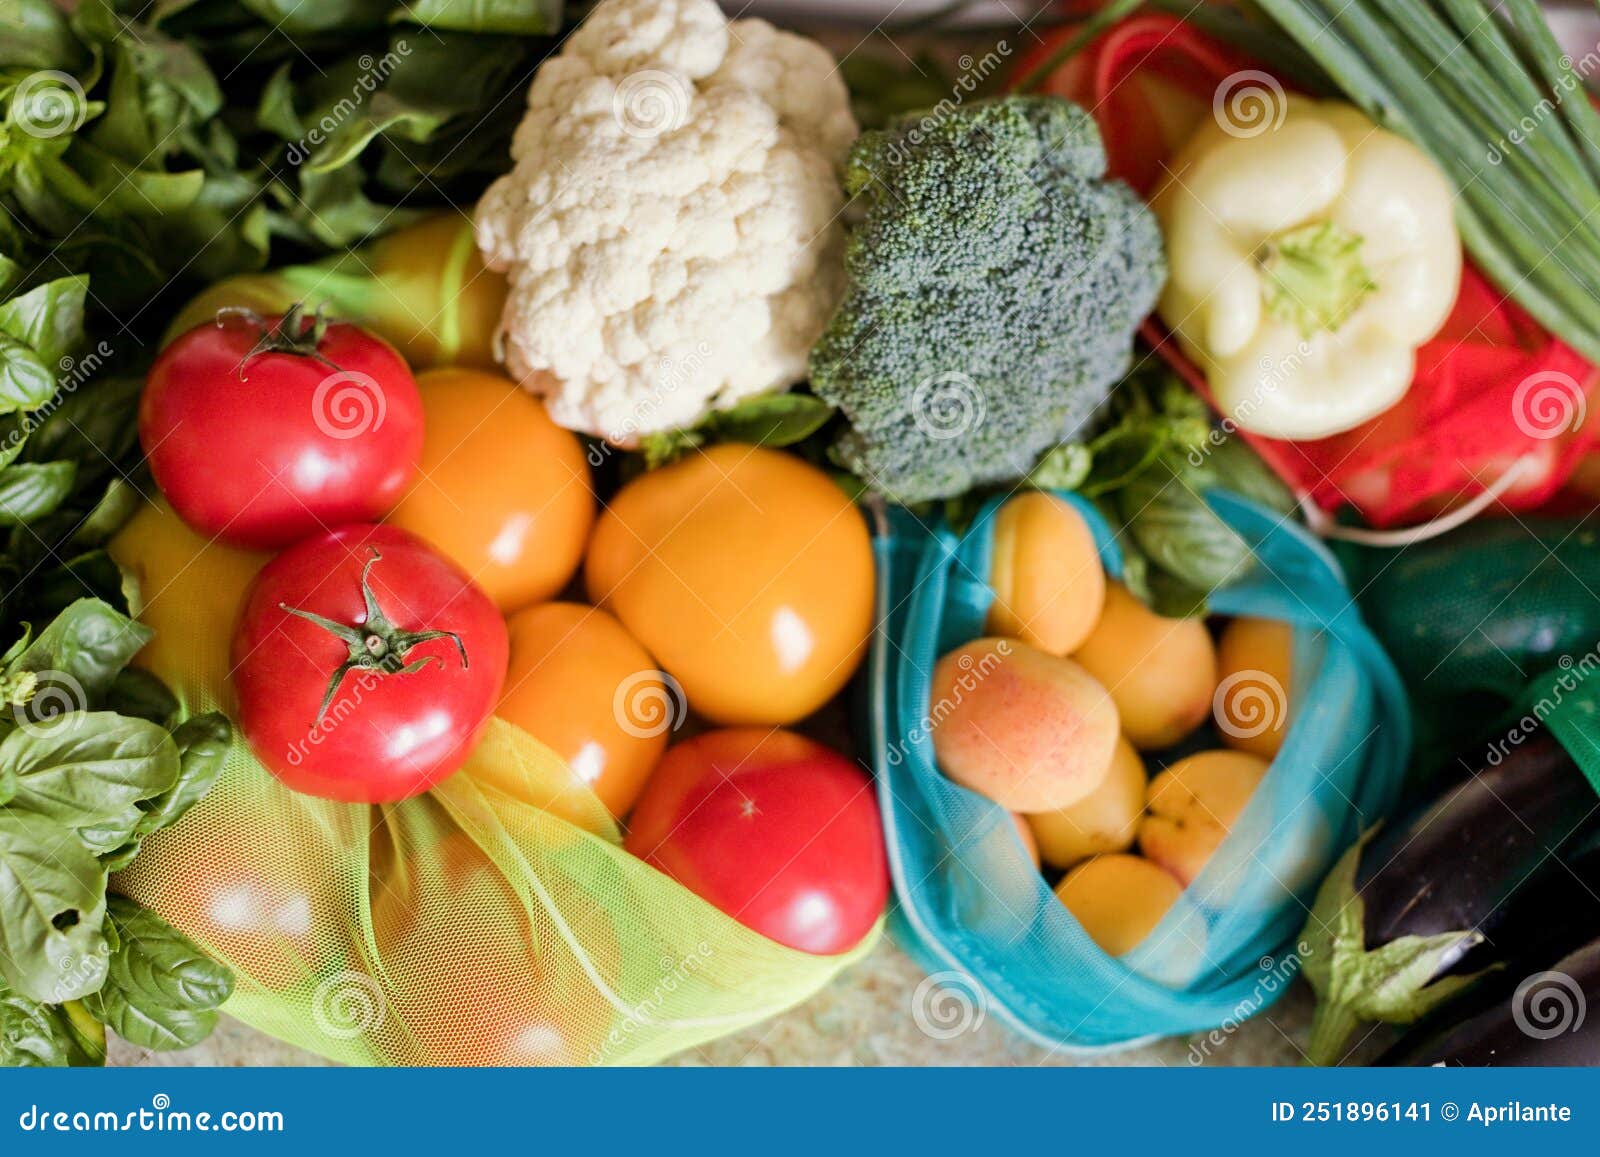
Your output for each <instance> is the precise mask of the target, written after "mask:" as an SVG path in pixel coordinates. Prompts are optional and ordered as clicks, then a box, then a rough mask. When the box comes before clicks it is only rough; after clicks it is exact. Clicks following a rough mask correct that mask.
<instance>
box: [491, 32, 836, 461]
mask: <svg viewBox="0 0 1600 1157" xmlns="http://www.w3.org/2000/svg"><path fill="white" fill-rule="evenodd" d="M856 132H857V130H856V124H855V119H854V117H853V116H852V115H851V112H850V103H849V97H848V95H847V93H846V91H845V86H844V82H843V80H841V79H840V77H839V75H838V73H837V70H836V69H835V66H834V61H833V58H832V57H831V56H830V55H829V54H828V52H827V51H826V50H825V49H823V48H822V47H821V46H820V45H818V44H816V43H815V42H813V41H811V40H807V39H806V38H804V37H802V36H797V35H794V34H792V33H788V32H781V31H779V30H778V29H775V28H773V27H772V26H771V25H770V24H767V23H766V22H765V21H761V20H737V21H733V22H731V23H730V22H729V21H728V20H727V19H726V18H725V17H724V16H723V14H722V11H721V9H719V8H718V7H717V5H716V3H715V2H714V0H603V2H602V3H601V4H599V5H597V6H596V7H595V9H594V11H593V12H592V13H591V14H590V15H589V18H588V19H587V20H586V21H584V23H583V25H582V26H581V27H580V28H579V29H578V30H577V31H576V32H574V33H573V35H572V36H571V37H570V38H569V39H568V41H567V43H566V45H565V47H564V48H563V49H562V51H561V52H560V54H559V55H557V56H555V57H552V58H551V59H550V60H548V61H546V62H545V63H544V64H543V65H542V66H541V68H540V70H539V73H538V75H537V76H536V77H535V79H534V82H533V85H532V87H531V88H530V89H529V91H528V109H527V113H526V115H525V116H524V118H523V120H522V123H521V124H520V125H519V126H518V128H517V131H516V135H515V137H514V138H513V141H512V149H511V153H512V158H513V160H514V162H515V166H514V168H513V169H512V171H511V172H510V173H508V174H506V175H505V176H503V177H501V178H500V179H498V180H497V181H495V183H494V184H493V185H491V186H490V187H489V190H488V192H487V193H485V195H484V197H483V199H482V200H481V201H480V202H479V204H478V209H477V216H476V229H477V239H478V245H479V248H480V249H481V250H482V251H483V254H484V261H485V263H486V264H487V265H488V266H489V268H491V269H495V270H499V271H502V272H504V273H505V274H506V275H507V277H508V279H509V281H510V292H509V295H508V297H507V299H506V305H505V310H504V313H503V314H502V316H501V321H500V329H499V335H498V340H499V342H500V349H501V352H502V354H503V356H504V359H505V361H506V364H507V365H508V366H509V368H510V369H511V371H512V372H513V373H514V374H516V375H517V376H518V377H519V378H520V379H521V380H522V381H523V382H524V384H525V385H527V386H528V388H530V389H532V390H534V391H536V392H538V393H541V394H543V395H544V397H545V400H546V405H547V407H548V408H549V411H550V415H551V417H552V418H554V419H555V420H556V421H557V422H559V423H561V424H562V425H564V426H567V427H568V428H570V429H574V430H581V431H584V432H585V433H589V434H593V435H596V436H599V437H602V438H605V439H607V440H608V441H610V442H613V443H615V444H618V445H623V446H628V445H633V444H635V443H636V442H637V441H638V439H639V438H640V437H641V436H642V435H645V434H650V433H655V432H659V431H663V430H672V429H678V428H681V427H685V426H692V425H694V424H696V423H697V422H698V421H699V420H700V419H702V418H703V417H705V416H706V415H707V414H708V413H710V412H711V411H713V410H717V409H724V408H726V407H728V406H731V405H733V404H735V403H737V402H739V401H741V400H743V399H745V398H749V397H753V396H756V395H759V394H763V393H770V392H773V391H777V390H782V389H786V388H788V387H789V386H791V385H793V384H794V383H796V382H798V381H800V380H802V379H803V378H804V377H805V375H806V360H807V355H808V353H809V351H810V348H811V345H812V343H813V342H814V341H815V340H816V338H817V336H818V334H820V333H821V332H822V328H823V326H824V325H825V324H826V323H827V321H828V318H829V316H830V315H831V314H832V312H833V309H834V306H835V305H837V304H838V301H839V298H840V296H841V294H842V293H843V289H844V272H843V257H842V254H843V241H844V235H843V228H842V225H841V223H840V212H841V210H842V209H843V206H844V193H843V190H842V188H841V185H840V180H839V175H838V174H839V171H840V169H841V167H842V165H843V162H844V158H845V156H846V154H847V153H848V151H849V148H850V144H851V142H852V141H853V140H854V139H855V136H856Z"/></svg>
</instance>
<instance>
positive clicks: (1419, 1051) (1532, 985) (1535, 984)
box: [1373, 938, 1600, 1067]
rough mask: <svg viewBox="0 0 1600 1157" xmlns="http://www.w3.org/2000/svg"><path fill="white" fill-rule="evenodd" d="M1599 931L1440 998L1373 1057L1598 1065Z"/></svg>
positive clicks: (1382, 1060)
mask: <svg viewBox="0 0 1600 1157" xmlns="http://www.w3.org/2000/svg"><path fill="white" fill-rule="evenodd" d="M1597 1001H1600V938H1597V939H1594V940H1591V941H1589V943H1587V944H1585V945H1584V946H1583V947H1581V948H1578V949H1577V950H1575V951H1573V952H1569V953H1568V954H1567V955H1565V956H1563V957H1561V958H1560V959H1559V960H1557V961H1556V962H1555V963H1554V964H1552V965H1550V966H1549V967H1548V968H1543V969H1539V970H1538V971H1536V972H1533V973H1530V974H1527V975H1520V974H1507V975H1506V976H1504V977H1496V978H1495V981H1494V982H1486V983H1485V984H1483V985H1481V986H1480V987H1479V988H1477V989H1476V990H1474V991H1473V992H1472V993H1471V994H1469V995H1468V996H1466V997H1464V998H1462V1000H1460V1001H1458V1002H1455V1003H1453V1004H1450V1005H1447V1006H1446V1007H1445V1009H1444V1010H1442V1012H1441V1013H1440V1014H1437V1015H1435V1016H1434V1017H1431V1018H1429V1020H1427V1021H1425V1022H1424V1023H1423V1024H1421V1025H1419V1026H1418V1027H1417V1028H1416V1029H1415V1030H1414V1031H1413V1032H1411V1033H1408V1034H1407V1035H1406V1036H1405V1037H1403V1038H1402V1039H1401V1040H1400V1042H1399V1043H1398V1044H1396V1045H1395V1046H1394V1047H1393V1048H1391V1049H1390V1050H1389V1051H1388V1052H1386V1053H1384V1054H1383V1055H1382V1056H1381V1057H1379V1058H1378V1059H1377V1060H1376V1061H1375V1062H1373V1063H1374V1064H1378V1065H1419V1066H1420V1065H1469V1066H1477V1067H1501V1066H1540V1067H1549V1066H1554V1065H1570V1066H1585V1067H1588V1066H1593V1065H1600V1013H1597V1014H1596V1015H1594V1016H1590V1015H1588V1014H1589V1012H1590V1010H1591V1006H1593V1005H1595V1004H1596V1002H1597Z"/></svg>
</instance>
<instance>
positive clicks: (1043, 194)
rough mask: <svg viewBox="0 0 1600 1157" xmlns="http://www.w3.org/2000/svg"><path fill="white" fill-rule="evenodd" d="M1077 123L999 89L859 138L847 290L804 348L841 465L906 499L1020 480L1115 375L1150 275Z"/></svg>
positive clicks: (1159, 272)
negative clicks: (826, 405)
mask: <svg viewBox="0 0 1600 1157" xmlns="http://www.w3.org/2000/svg"><path fill="white" fill-rule="evenodd" d="M1105 171H1106V155H1105V149H1104V146H1103V145H1102V144H1101V141H1100V134H1099V131H1098V130H1097V129H1096V128H1095V124H1094V121H1093V120H1092V119H1090V117H1089V115H1088V114H1087V113H1086V112H1084V111H1083V110H1082V109H1080V108H1078V107H1077V106H1076V105H1073V104H1070V103H1068V102H1067V101H1063V100H1059V99H1057V98H1055V97H1033V96H1011V97H1003V98H999V99H996V100H987V101H979V102H974V103H972V104H967V105H964V106H958V107H953V108H948V109H946V108H938V109H933V110H930V111H928V112H925V113H919V114H912V115H910V116H906V117H901V118H900V119H899V120H897V121H896V122H894V123H893V124H891V125H890V126H889V127H887V128H885V129H880V130H876V131H873V132H868V133H864V134H863V135H862V136H861V138H860V139H859V140H858V141H857V142H856V145H855V147H854V148H853V149H852V150H851V153H850V159H849V163H848V169H847V171H846V174H845V187H846V190H847V192H849V193H850V194H851V196H852V197H854V198H855V205H856V206H857V209H858V211H859V212H860V214H861V219H860V223H859V224H857V225H856V226H855V227H854V228H853V229H852V230H851V232H850V237H849V242H848V246H847V249H846V254H845V269H846V273H847V274H848V278H849V284H848V288H847V289H846V292H845V295H844V298H843V300H842V301H841V302H840V305H839V308H838V310H837V312H836V313H835V314H834V316H833V318H832V320H831V321H830V322H829V323H828V326H827V328H826V329H825V330H824V331H823V334H822V337H821V339H820V340H819V341H818V343H817V344H816V346H815V347H814V348H813V350H812V352H811V367H810V368H811V384H812V388H813V389H814V390H815V391H816V392H817V393H818V394H819V395H821V396H822V397H823V398H825V399H826V400H828V401H829V402H832V403H833V404H834V405H836V406H838V407H839V408H840V410H841V411H842V412H843V413H844V415H845V416H846V418H847V419H848V420H849V424H850V429H849V430H848V432H847V433H845V434H844V435H843V436H842V437H841V439H840V441H839V442H838V443H837V445H836V446H835V452H836V454H837V455H838V456H839V458H840V460H841V461H842V462H843V464H844V465H846V466H847V467H849V468H850V469H851V470H853V471H855V472H856V473H857V474H859V475H861V476H862V477H863V478H864V479H866V480H867V482H868V483H869V484H870V485H871V486H872V487H873V488H874V489H877V490H879V491H880V492H882V493H884V494H885V495H887V496H888V497H890V498H891V499H893V500H895V501H898V502H904V503H911V502H921V501H926V500H929V499H936V498H946V497H950V496H953V495H956V494H960V493H962V492H964V491H967V490H970V489H972V488H973V487H975V486H978V485H981V484H985V483H993V482H1001V481H1005V480H1007V479H1013V478H1017V477H1020V476H1021V475H1023V474H1025V473H1026V472H1027V471H1028V469H1029V468H1030V467H1031V466H1032V465H1033V463H1034V461H1035V460H1036V459H1037V458H1038V456H1039V454H1040V453H1041V451H1043V450H1045V449H1046V448H1047V447H1050V446H1053V445H1055V444H1057V443H1058V442H1061V441H1062V440H1064V439H1067V438H1070V437H1072V436H1073V435H1074V434H1075V433H1077V432H1078V431H1079V430H1080V429H1081V428H1082V427H1083V426H1084V425H1085V423H1087V421H1088V420H1089V419H1090V417H1091V416H1092V415H1093V413H1094V411H1095V410H1096V408H1097V407H1098V406H1099V405H1100V403H1101V402H1102V401H1104V400H1105V397H1106V394H1107V393H1108V392H1109V390H1110V388H1111V386H1112V384H1113V383H1114V382H1115V381H1116V380H1117V379H1118V378H1119V377H1120V376H1121V375H1122V374H1123V373H1124V372H1125V371H1126V370H1127V368H1128V364H1129V361H1130V358H1131V354H1132V343H1133V333H1134V329H1135V328H1136V327H1137V326H1138V324H1139V323H1140V321H1141V320H1143V319H1144V317H1145V316H1146V315H1148V314H1149V312H1150V310H1151V309H1153V308H1154V306H1155V302H1156V297H1157V294H1158V293H1159V292H1160V289H1161V284H1162V282H1163V281H1164V280H1165V278H1166V261H1165V258H1164V257H1163V254H1162V245H1161V234H1160V231H1159V229H1158V228H1157V226H1156V222H1155V218H1154V217H1153V216H1152V215H1151V213H1150V211H1149V209H1147V208H1146V207H1145V205H1144V204H1143V203H1142V202H1141V201H1140V200H1139V199H1138V197H1136V196H1135V195H1134V194H1133V192H1132V191H1131V190H1130V189H1128V188H1127V187H1126V186H1125V185H1122V184H1121V183H1119V182H1115V181H1107V180H1103V179H1102V178H1103V177H1104V176H1105Z"/></svg>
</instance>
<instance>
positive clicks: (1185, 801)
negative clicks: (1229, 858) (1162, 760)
mask: <svg viewBox="0 0 1600 1157" xmlns="http://www.w3.org/2000/svg"><path fill="white" fill-rule="evenodd" d="M1267 767H1268V764H1267V761H1266V760H1264V759H1262V758H1261V757H1260V756H1256V755H1250V754H1248V753H1247V752H1243V751H1202V752H1199V753H1197V754H1195V755H1191V756H1189V757H1188V758H1187V759H1180V760H1179V761H1178V762H1177V763H1174V764H1173V765H1172V766H1171V767H1169V768H1167V769H1166V770H1165V771H1163V772H1162V773H1161V774H1160V775H1158V776H1156V777H1155V778H1154V779H1152V780H1151V781H1150V791H1149V794H1148V796H1147V798H1146V801H1145V803H1146V807H1147V808H1148V809H1149V812H1150V814H1149V815H1148V816H1146V817H1145V819H1144V822H1143V823H1141V824H1140V825H1139V850H1140V851H1141V852H1143V853H1144V854H1145V855H1146V856H1148V857H1149V858H1150V860H1151V861H1152V862H1153V863H1156V864H1159V865H1160V866H1161V867H1163V868H1165V869H1166V870H1167V871H1169V872H1171V873H1172V874H1173V875H1174V876H1176V877H1177V878H1178V879H1179V880H1180V881H1181V882H1182V883H1184V884H1185V885H1187V884H1190V883H1193V882H1194V878H1195V877H1196V876H1198V875H1199V874H1200V870H1201V869H1202V868H1204V867H1205V866H1206V861H1208V860H1209V859H1211V856H1212V854H1213V853H1215V852H1216V850H1217V848H1218V847H1219V846H1220V845H1221V843H1222V841H1223V840H1224V839H1226V838H1227V835H1228V831H1229V829H1231V828H1232V827H1233V824H1234V821H1236V820H1237V819H1238V818H1239V815H1240V813H1241V812H1243V811H1244V809H1245V805H1246V804H1248V803H1249V802H1250V797H1251V796H1253V795H1254V794H1255V792H1256V788H1257V787H1259V786H1260V785H1261V780H1262V778H1263V777H1264V776H1265V775H1266V774H1267Z"/></svg>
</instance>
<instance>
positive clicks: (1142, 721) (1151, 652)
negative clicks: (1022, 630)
mask: <svg viewBox="0 0 1600 1157" xmlns="http://www.w3.org/2000/svg"><path fill="white" fill-rule="evenodd" d="M1072 657H1073V658H1074V659H1075V660H1077V662H1078V663H1079V664H1081V665H1082V666H1083V669H1084V670H1086V671H1088V672H1089V674H1091V675H1093V676H1094V677H1095V678H1096V679H1098V680H1099V681H1100V682H1101V684H1103V685H1104V687H1105V689H1106V690H1107V691H1109V692H1110V693H1111V698H1112V700H1113V701H1114V702H1115V703H1116V705H1117V712H1118V714H1119V716H1120V717H1121V719H1122V730H1123V733H1124V734H1125V735H1127V737H1128V739H1129V741H1130V742H1131V743H1132V744H1133V745H1134V746H1135V747H1137V748H1139V749H1140V750H1141V751H1150V750H1153V749H1156V748H1161V747H1168V746H1170V745H1172V744H1174V743H1176V742H1178V740H1180V739H1182V738H1183V737H1184V736H1185V735H1188V734H1189V732H1191V731H1193V730H1194V729H1195V728H1196V727H1198V726H1199V725H1200V724H1201V723H1202V722H1203V721H1204V720H1205V718H1206V716H1207V715H1209V714H1210V713H1211V697H1212V694H1213V692H1215V691H1216V688H1217V656H1216V650H1215V648H1214V647H1213V646H1212V644H1211V636H1210V635H1209V634H1207V633H1206V627H1205V624H1204V623H1203V622H1201V621H1200V620H1199V619H1169V618H1165V617H1163V616H1161V615H1158V614H1156V613H1155V612H1153V611H1151V610H1150V609H1149V608H1148V607H1146V606H1145V605H1144V604H1143V603H1141V602H1140V601H1139V600H1138V599H1137V598H1135V597H1134V596H1133V595H1132V594H1130V593H1129V591H1128V588H1127V587H1125V586H1123V585H1122V584H1121V583H1111V584H1110V585H1109V586H1107V587H1106V603H1105V610H1104V612H1103V613H1102V614H1101V616H1100V621H1099V623H1098V624H1096V626H1095V629H1094V631H1093V632H1092V633H1091V634H1090V635H1089V638H1088V639H1087V640H1086V641H1085V642H1084V644H1083V646H1081V647H1079V648H1078V649H1077V651H1076V652H1074V654H1073V656H1072Z"/></svg>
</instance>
